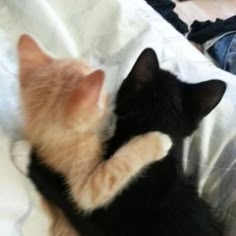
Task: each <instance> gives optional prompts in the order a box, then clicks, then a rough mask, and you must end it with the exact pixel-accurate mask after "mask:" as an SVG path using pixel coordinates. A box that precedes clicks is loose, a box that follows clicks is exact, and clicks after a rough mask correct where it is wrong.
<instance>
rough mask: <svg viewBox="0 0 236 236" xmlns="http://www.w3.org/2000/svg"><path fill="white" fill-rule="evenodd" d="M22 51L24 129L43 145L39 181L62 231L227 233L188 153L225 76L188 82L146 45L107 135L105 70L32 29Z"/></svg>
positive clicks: (35, 162) (95, 234)
mask: <svg viewBox="0 0 236 236" xmlns="http://www.w3.org/2000/svg"><path fill="white" fill-rule="evenodd" d="M18 52H19V62H20V84H21V96H22V104H23V114H24V119H25V126H24V132H25V135H26V137H27V138H28V139H29V140H30V142H31V143H32V145H33V146H34V148H35V149H34V152H33V154H32V163H31V166H30V177H31V179H32V180H33V181H34V183H35V184H36V186H37V187H38V189H39V191H41V192H42V194H43V195H44V196H45V197H46V199H47V200H48V202H49V204H48V209H49V211H50V213H51V215H52V216H53V219H54V222H53V227H52V232H51V234H52V235H61V236H62V235H65V234H68V235H82V236H83V235H84V236H116V235H117V236H127V235H138V236H139V235H140V236H141V235H149V236H154V235H155V236H157V235H158V236H159V235H160V236H172V235H175V236H185V235H186V236H187V235H188V236H189V235H191V236H220V235H222V231H223V229H222V226H221V224H219V223H218V222H217V220H216V218H215V217H214V215H213V213H212V212H211V209H210V207H209V206H208V205H207V204H206V203H205V202H204V201H203V200H202V199H201V198H199V197H198V194H197V189H196V186H195V185H194V183H192V182H191V178H189V177H187V176H185V174H184V173H183V170H182V166H181V156H182V143H183V140H184V138H185V137H187V136H188V135H190V134H192V133H193V132H194V130H195V129H196V128H197V127H198V124H199V123H200V121H201V120H202V119H203V118H204V117H205V116H206V115H207V114H208V113H209V112H211V111H212V109H214V107H215V106H216V105H217V104H218V103H219V102H220V100H221V98H222V96H223V94H224V92H225V89H226V85H225V83H224V82H222V81H219V80H211V81H206V82H202V83H198V84H188V83H184V82H181V81H180V80H178V79H177V78H176V76H174V75H173V74H171V73H170V72H168V71H164V70H162V69H161V68H160V67H159V63H158V59H157V57H156V54H155V52H154V51H153V50H152V49H145V50H144V51H143V52H142V54H141V55H140V56H139V58H138V59H137V61H136V63H135V65H134V66H133V68H132V70H131V72H130V73H129V75H128V77H127V78H126V79H125V80H124V81H123V83H122V85H121V87H120V89H119V91H118V94H117V97H116V101H115V109H114V113H115V115H116V116H117V121H116V127H115V131H114V134H113V136H112V137H111V138H109V139H108V140H105V138H104V137H103V132H102V130H103V129H104V128H105V127H106V126H108V120H109V117H110V116H111V111H109V109H107V104H106V101H107V99H106V95H104V93H103V90H102V89H101V87H102V83H103V80H104V73H103V72H102V71H101V70H95V71H94V69H93V68H91V67H90V66H88V65H86V64H84V63H82V62H79V61H76V60H71V59H66V60H65V59H64V60H59V59H54V58H52V57H51V56H49V55H47V54H46V53H45V52H43V51H42V49H40V48H39V46H38V45H37V44H36V42H35V41H34V40H33V39H32V38H30V37H29V36H26V35H24V36H22V37H21V39H20V40H19V44H18ZM104 140H105V141H104ZM163 157H164V159H163ZM57 207H59V208H57ZM59 209H60V210H59ZM62 212H63V213H62ZM64 216H66V218H65V217H64ZM69 222H70V223H69ZM70 224H71V225H72V226H73V227H72V226H71V225H70Z"/></svg>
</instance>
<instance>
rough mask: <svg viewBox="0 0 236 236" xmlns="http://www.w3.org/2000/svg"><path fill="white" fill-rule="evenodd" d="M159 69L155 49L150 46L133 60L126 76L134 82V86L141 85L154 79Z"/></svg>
mask: <svg viewBox="0 0 236 236" xmlns="http://www.w3.org/2000/svg"><path fill="white" fill-rule="evenodd" d="M158 71H159V63H158V59H157V55H156V53H155V51H154V50H153V49H151V48H147V49H145V50H144V51H143V52H142V53H141V55H140V56H139V57H138V59H137V61H136V62H135V64H134V66H133V68H132V70H131V72H130V74H129V76H128V78H129V79H130V80H132V81H133V82H135V84H136V86H135V87H136V88H140V87H142V85H144V84H145V83H147V82H150V81H152V80H154V79H156V73H157V72H158Z"/></svg>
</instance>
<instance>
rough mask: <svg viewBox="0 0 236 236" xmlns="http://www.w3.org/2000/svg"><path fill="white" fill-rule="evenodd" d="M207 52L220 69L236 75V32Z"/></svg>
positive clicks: (223, 38)
mask: <svg viewBox="0 0 236 236" xmlns="http://www.w3.org/2000/svg"><path fill="white" fill-rule="evenodd" d="M207 52H208V54H209V55H210V56H211V57H212V58H213V59H214V61H215V63H216V64H217V66H218V67H220V68H221V69H223V70H226V71H228V72H231V73H232V74H235V75H236V32H233V33H230V34H227V35H226V36H224V37H222V38H220V39H219V40H218V41H217V42H216V43H214V44H213V45H212V46H211V47H210V48H209V49H208V50H207Z"/></svg>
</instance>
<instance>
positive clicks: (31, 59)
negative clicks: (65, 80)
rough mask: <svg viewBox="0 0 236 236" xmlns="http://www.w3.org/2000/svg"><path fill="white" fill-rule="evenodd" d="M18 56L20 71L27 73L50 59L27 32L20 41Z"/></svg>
mask: <svg viewBox="0 0 236 236" xmlns="http://www.w3.org/2000/svg"><path fill="white" fill-rule="evenodd" d="M18 57H19V63H20V73H22V72H23V73H25V72H26V73H27V72H29V71H31V70H33V69H35V68H36V67H38V66H40V65H42V64H43V63H45V62H48V61H49V60H50V57H49V56H48V55H46V54H45V53H44V52H43V50H42V49H41V48H40V47H39V46H38V44H37V43H36V41H35V40H34V39H33V38H31V37H30V36H29V35H27V34H23V35H22V36H21V37H20V39H19V41H18Z"/></svg>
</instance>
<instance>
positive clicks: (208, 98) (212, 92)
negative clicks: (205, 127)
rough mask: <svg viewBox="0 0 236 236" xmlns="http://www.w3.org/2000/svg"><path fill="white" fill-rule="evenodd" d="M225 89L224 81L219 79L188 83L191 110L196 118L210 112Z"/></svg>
mask: <svg viewBox="0 0 236 236" xmlns="http://www.w3.org/2000/svg"><path fill="white" fill-rule="evenodd" d="M225 90H226V83H225V82H223V81H221V80H209V81H206V82H201V83H198V84H192V85H188V96H189V99H190V100H189V101H191V104H190V106H191V108H190V110H191V112H193V115H196V116H197V117H198V118H200V119H201V118H203V117H204V116H206V115H207V114H208V113H210V112H211V111H212V110H213V109H214V108H215V107H216V106H217V104H218V103H219V102H220V101H221V99H222V97H223V95H224V93H225Z"/></svg>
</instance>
